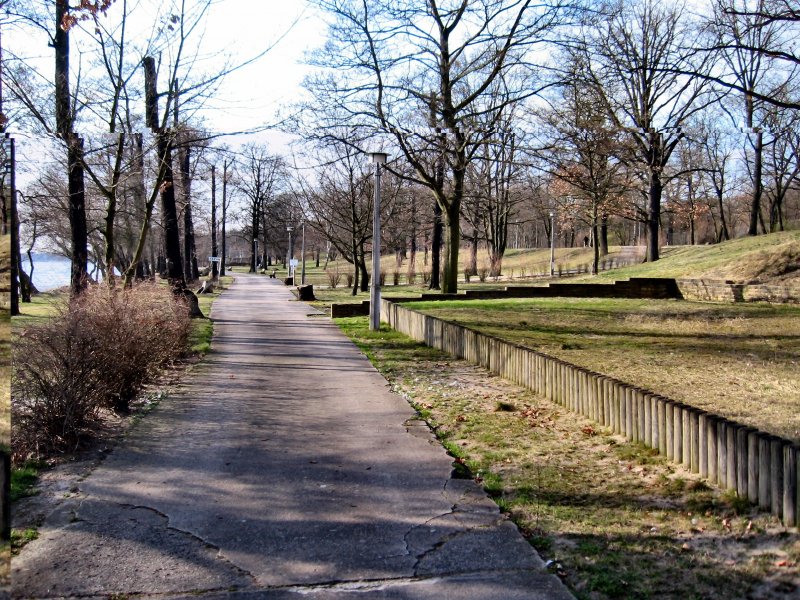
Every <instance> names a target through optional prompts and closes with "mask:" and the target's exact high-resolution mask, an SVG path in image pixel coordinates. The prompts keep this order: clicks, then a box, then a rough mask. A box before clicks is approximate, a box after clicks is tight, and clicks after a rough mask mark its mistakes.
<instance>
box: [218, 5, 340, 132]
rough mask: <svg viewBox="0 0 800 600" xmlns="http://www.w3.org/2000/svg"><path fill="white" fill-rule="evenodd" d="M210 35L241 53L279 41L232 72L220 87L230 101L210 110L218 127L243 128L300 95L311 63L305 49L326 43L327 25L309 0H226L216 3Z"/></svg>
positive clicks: (271, 115) (255, 51) (267, 119)
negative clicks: (265, 53)
mask: <svg viewBox="0 0 800 600" xmlns="http://www.w3.org/2000/svg"><path fill="white" fill-rule="evenodd" d="M207 35H208V37H209V39H210V40H212V41H213V43H215V44H217V45H218V46H219V47H220V48H224V49H226V51H233V52H235V54H236V55H237V56H238V57H240V58H241V59H246V58H248V57H251V56H255V55H257V54H258V53H259V52H262V51H263V50H264V49H265V48H267V47H269V46H270V45H273V44H275V46H274V48H273V49H272V50H270V51H269V52H268V53H267V55H266V56H264V57H263V58H261V59H259V60H258V61H257V62H256V63H255V64H252V65H248V66H246V67H245V68H243V69H242V70H241V71H238V72H236V73H232V74H231V75H229V76H228V77H227V78H226V80H225V82H224V84H223V89H222V90H220V91H221V94H222V96H221V101H222V102H224V103H225V106H226V107H227V108H226V110H224V111H217V112H216V114H214V115H211V117H212V123H213V124H214V126H215V128H216V129H218V130H221V131H224V130H228V131H230V130H234V131H236V130H243V129H248V128H251V127H253V126H254V125H259V124H261V123H265V122H272V121H274V115H275V114H276V112H277V111H278V110H279V109H280V108H281V106H285V105H288V104H290V103H291V102H294V101H296V100H297V99H298V97H299V95H300V93H301V91H300V84H301V82H302V79H303V77H304V76H305V75H306V74H307V73H308V72H309V68H308V67H307V66H306V65H304V64H303V59H304V56H305V53H306V52H307V51H308V50H310V49H312V48H313V47H315V46H318V45H320V44H321V43H322V41H323V40H324V36H325V25H324V22H323V21H322V19H321V18H320V17H319V16H318V15H316V14H315V12H314V10H313V9H312V8H311V7H309V6H308V5H307V3H306V2H305V0H224V1H222V2H219V3H218V4H217V5H216V6H215V7H214V8H213V12H212V14H211V16H210V19H209V27H208V30H207Z"/></svg>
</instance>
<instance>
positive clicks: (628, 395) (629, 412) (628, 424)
mask: <svg viewBox="0 0 800 600" xmlns="http://www.w3.org/2000/svg"><path fill="white" fill-rule="evenodd" d="M624 390H625V392H624V393H625V437H626V438H628V441H632V440H633V423H634V420H633V390H632V389H631V388H630V387H629V386H627V385H626V386H625V388H624Z"/></svg>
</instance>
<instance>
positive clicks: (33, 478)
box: [9, 462, 44, 502]
mask: <svg viewBox="0 0 800 600" xmlns="http://www.w3.org/2000/svg"><path fill="white" fill-rule="evenodd" d="M43 466H44V465H43V464H40V463H37V462H27V463H25V464H24V465H22V466H21V467H20V468H18V469H11V489H10V492H9V499H10V500H11V502H16V501H17V500H19V499H20V498H27V497H28V496H35V495H36V494H37V493H38V492H37V491H36V489H35V486H36V482H37V481H39V471H40V469H41V468H42V467H43Z"/></svg>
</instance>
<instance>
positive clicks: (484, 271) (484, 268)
mask: <svg viewBox="0 0 800 600" xmlns="http://www.w3.org/2000/svg"><path fill="white" fill-rule="evenodd" d="M488 274H489V268H488V267H487V266H486V265H484V266H482V267H481V268H480V269H478V279H479V280H480V282H481V283H484V282H485V281H486V276H487V275H488Z"/></svg>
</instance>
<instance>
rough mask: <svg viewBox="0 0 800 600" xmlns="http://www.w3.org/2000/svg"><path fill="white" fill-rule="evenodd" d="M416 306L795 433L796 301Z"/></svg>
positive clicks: (799, 374)
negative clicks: (788, 303)
mask: <svg viewBox="0 0 800 600" xmlns="http://www.w3.org/2000/svg"><path fill="white" fill-rule="evenodd" d="M414 307H417V305H414ZM419 307H420V308H422V309H423V310H424V312H426V313H429V314H432V315H435V316H438V317H441V318H444V319H448V320H452V321H456V322H458V323H461V324H463V325H466V326H468V327H472V328H474V329H478V330H480V331H483V332H485V333H489V334H492V335H496V336H498V337H501V338H504V339H508V340H511V341H514V342H518V343H522V344H524V345H527V346H530V347H532V348H535V349H537V350H540V351H542V352H544V353H546V354H549V355H552V356H556V357H558V358H561V359H563V360H566V361H568V362H571V363H573V364H577V365H580V366H583V367H586V368H589V369H591V370H593V371H597V372H599V373H603V374H605V375H610V376H612V377H615V378H617V379H620V380H622V381H625V382H628V383H631V384H633V385H636V386H638V387H643V388H646V389H649V390H652V391H654V392H656V393H658V394H661V395H664V396H668V397H670V398H673V399H676V400H680V401H681V402H685V403H687V404H691V405H693V406H697V407H699V408H703V409H704V410H708V411H710V412H713V413H716V414H720V415H723V416H726V417H728V418H730V419H734V420H736V421H739V422H742V423H745V424H747V425H750V426H753V427H757V428H759V429H761V430H763V431H768V432H771V433H774V434H777V435H781V436H783V437H785V438H788V439H792V440H795V441H800V368H798V367H799V366H800V307H798V306H770V305H766V304H758V305H719V304H703V303H694V302H682V301H639V300H599V299H585V300H584V299H568V298H558V299H541V300H519V301H490V302H460V303H455V302H447V303H438V304H437V303H426V304H424V305H419Z"/></svg>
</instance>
